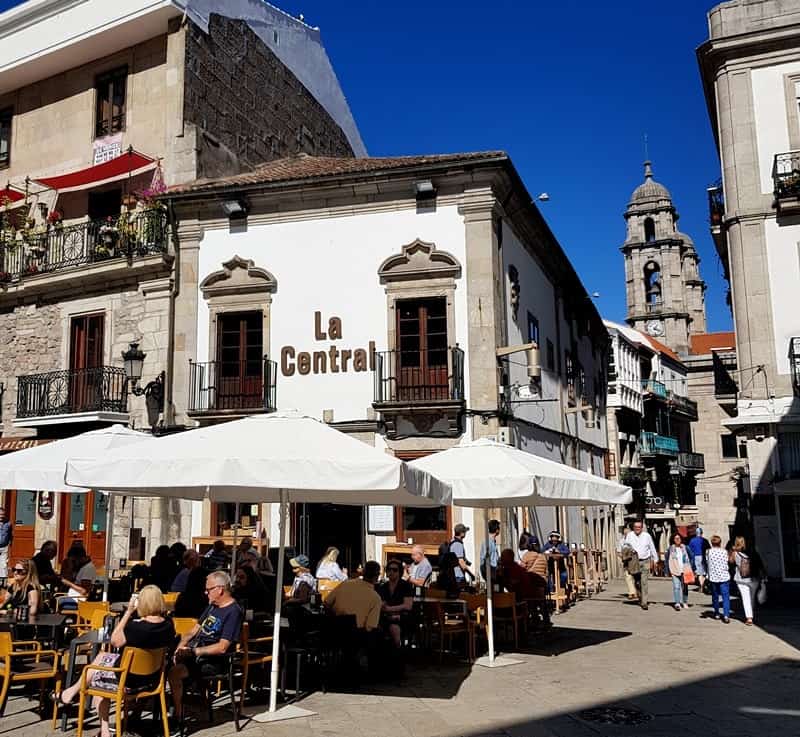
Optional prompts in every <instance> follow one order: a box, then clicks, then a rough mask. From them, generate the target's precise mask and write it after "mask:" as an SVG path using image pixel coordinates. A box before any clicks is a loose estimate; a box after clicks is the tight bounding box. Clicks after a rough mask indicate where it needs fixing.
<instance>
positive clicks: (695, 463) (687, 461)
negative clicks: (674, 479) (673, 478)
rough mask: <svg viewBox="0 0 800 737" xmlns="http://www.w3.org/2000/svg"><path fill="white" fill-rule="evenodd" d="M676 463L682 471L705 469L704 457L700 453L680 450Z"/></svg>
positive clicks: (701, 470) (700, 470)
mask: <svg viewBox="0 0 800 737" xmlns="http://www.w3.org/2000/svg"><path fill="white" fill-rule="evenodd" d="M678 465H679V466H680V468H681V469H682V470H684V471H699V472H701V473H702V472H703V471H705V470H706V458H705V456H704V455H703V454H702V453H689V452H686V451H682V452H680V453H678Z"/></svg>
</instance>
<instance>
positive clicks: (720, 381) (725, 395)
mask: <svg viewBox="0 0 800 737" xmlns="http://www.w3.org/2000/svg"><path fill="white" fill-rule="evenodd" d="M799 347H800V346H799ZM711 361H712V369H713V371H714V398H715V399H716V400H717V401H718V402H719V403H720V404H721V405H722V406H723V407H729V408H735V407H736V397H737V395H738V393H739V387H738V386H737V384H736V380H735V379H734V378H733V376H732V375H731V373H730V371H729V370H728V368H729V366H730V367H731V368H733V367H735V365H736V359H735V358H734V359H731V360H728V361H727V365H726V360H725V359H724V358H723V357H722V356H720V355H719V354H718V353H717V352H713V353H712V354H711Z"/></svg>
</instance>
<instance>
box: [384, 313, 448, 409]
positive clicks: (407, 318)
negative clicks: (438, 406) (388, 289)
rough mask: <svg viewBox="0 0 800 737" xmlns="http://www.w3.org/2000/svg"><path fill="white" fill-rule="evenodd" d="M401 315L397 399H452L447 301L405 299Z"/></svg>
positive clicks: (398, 342)
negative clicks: (448, 359) (449, 378)
mask: <svg viewBox="0 0 800 737" xmlns="http://www.w3.org/2000/svg"><path fill="white" fill-rule="evenodd" d="M396 308H397V309H396V312H397V355H396V361H397V374H396V376H397V398H398V400H399V401H425V400H442V399H447V398H448V370H447V347H448V346H447V300H446V299H445V298H444V297H432V298H427V299H403V300H398V301H397V302H396Z"/></svg>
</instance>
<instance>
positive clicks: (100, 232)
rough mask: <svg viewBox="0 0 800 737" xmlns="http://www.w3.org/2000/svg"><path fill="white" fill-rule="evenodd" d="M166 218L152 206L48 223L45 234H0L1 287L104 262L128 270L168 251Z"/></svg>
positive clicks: (19, 231)
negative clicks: (115, 215) (65, 222)
mask: <svg viewBox="0 0 800 737" xmlns="http://www.w3.org/2000/svg"><path fill="white" fill-rule="evenodd" d="M167 236H168V227H167V214H166V212H165V211H164V210H161V209H157V208H153V209H149V210H143V211H141V212H138V213H134V214H132V215H122V216H120V217H119V218H118V219H116V220H112V221H109V220H91V221H89V222H85V223H78V224H76V225H63V226H62V225H49V226H48V228H47V230H46V231H43V232H37V231H35V230H31V229H22V230H17V231H14V230H0V286H2V287H3V288H5V289H6V290H8V289H9V288H12V287H14V286H15V285H19V284H20V283H22V282H25V281H27V280H30V279H31V278H33V277H38V276H41V275H43V274H55V273H59V272H65V271H69V270H72V269H75V268H76V267H82V266H91V265H95V264H101V263H112V262H116V263H117V264H120V263H121V264H122V265H123V266H127V265H128V263H130V262H133V261H134V260H142V259H146V257H148V256H150V257H152V256H163V255H164V254H166V252H167Z"/></svg>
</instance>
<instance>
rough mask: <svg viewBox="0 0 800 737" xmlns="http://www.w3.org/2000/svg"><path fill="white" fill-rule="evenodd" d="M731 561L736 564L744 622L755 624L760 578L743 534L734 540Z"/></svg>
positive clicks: (735, 578) (734, 576) (736, 578)
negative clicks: (754, 609) (755, 602)
mask: <svg viewBox="0 0 800 737" xmlns="http://www.w3.org/2000/svg"><path fill="white" fill-rule="evenodd" d="M730 562H731V563H733V564H735V565H736V572H735V573H734V574H733V580H734V582H735V583H736V586H737V588H738V589H739V596H740V597H741V599H742V608H743V609H744V617H745V619H744V623H745V624H746V625H748V626H752V625H753V602H754V601H755V594H756V589H757V588H758V578H757V576H756V573H757V571H756V570H755V567H756V566H755V560H754V556H753V555H752V553H748V552H747V543H746V542H745V539H744V538H743V537H741V536H739V537H737V538H736V539H735V540H734V541H733V548H731V552H730Z"/></svg>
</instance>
